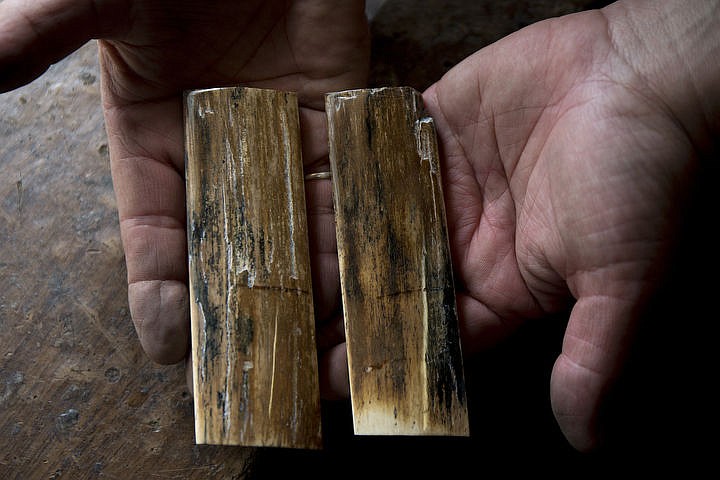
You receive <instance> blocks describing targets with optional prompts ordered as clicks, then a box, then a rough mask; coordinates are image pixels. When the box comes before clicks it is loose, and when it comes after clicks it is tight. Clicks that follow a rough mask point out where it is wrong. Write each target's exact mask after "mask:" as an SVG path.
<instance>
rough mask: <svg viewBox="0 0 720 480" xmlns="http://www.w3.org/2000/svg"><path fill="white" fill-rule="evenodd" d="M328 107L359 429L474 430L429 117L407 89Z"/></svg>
mask: <svg viewBox="0 0 720 480" xmlns="http://www.w3.org/2000/svg"><path fill="white" fill-rule="evenodd" d="M326 112H327V116H328V135H329V141H330V164H331V169H332V177H333V194H334V202H335V215H336V223H337V227H336V229H337V243H338V257H339V264H340V278H341V284H342V294H343V312H344V315H345V330H346V339H347V346H348V364H349V371H350V391H351V400H352V408H353V419H354V427H355V433H357V434H371V435H392V434H397V435H468V433H469V432H468V416H467V401H466V393H465V381H464V373H463V362H462V354H461V348H460V340H459V333H458V318H457V308H456V304H455V303H456V302H455V290H454V282H453V275H452V263H451V258H450V253H449V245H448V237H447V225H446V219H445V208H444V199H443V192H442V182H441V172H440V165H439V159H438V151H437V143H436V137H435V127H434V124H433V121H432V119H431V118H429V117H427V116H424V113H423V105H422V97H421V96H420V94H419V92H417V91H416V90H414V89H411V88H380V89H366V90H350V91H346V92H337V93H332V94H329V95H327V97H326Z"/></svg>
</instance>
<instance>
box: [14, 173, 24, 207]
mask: <svg viewBox="0 0 720 480" xmlns="http://www.w3.org/2000/svg"><path fill="white" fill-rule="evenodd" d="M15 187H16V188H17V194H18V213H22V205H23V181H22V175H20V179H19V180H18V181H17V182H16V183H15Z"/></svg>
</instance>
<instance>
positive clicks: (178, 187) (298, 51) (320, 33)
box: [101, 1, 367, 361]
mask: <svg viewBox="0 0 720 480" xmlns="http://www.w3.org/2000/svg"><path fill="white" fill-rule="evenodd" d="M135 4H136V8H137V10H136V12H135V18H137V19H138V20H137V21H136V22H135V24H132V25H130V26H129V28H128V29H127V33H126V34H125V36H123V37H121V38H119V39H117V40H111V41H106V42H103V43H102V44H101V60H102V61H101V65H102V67H103V72H104V76H103V79H104V82H103V86H104V89H103V93H104V99H105V105H106V121H107V128H108V132H109V134H110V139H111V145H110V147H111V156H112V159H113V162H112V165H113V178H114V183H115V189H116V191H117V192H118V195H117V196H118V209H119V213H120V219H121V227H122V234H123V242H124V245H125V250H126V254H128V255H127V265H128V276H129V296H130V306H131V310H132V313H133V319H134V321H135V322H136V326H137V328H138V333H139V335H140V338H141V341H142V342H143V346H144V347H145V349H146V350H147V351H148V353H149V354H150V355H151V356H152V357H153V358H155V359H157V360H160V361H176V360H178V359H179V358H181V356H182V354H183V353H184V352H185V351H186V344H187V328H188V326H187V314H186V308H187V287H186V277H185V275H186V273H185V258H186V254H185V247H184V242H185V236H184V209H185V205H184V201H183V194H184V184H183V152H182V125H181V116H180V109H181V104H180V98H181V94H182V91H183V90H186V89H191V88H202V87H214V86H223V85H237V84H243V85H252V86H260V87H265V88H274V89H280V90H290V91H297V92H298V94H299V99H300V102H301V107H302V109H301V120H302V124H303V131H304V136H303V137H304V138H303V145H304V152H303V153H304V158H305V163H306V165H309V168H313V169H317V168H321V167H320V166H319V165H318V164H320V163H322V162H324V161H325V153H326V149H327V147H326V141H325V135H324V133H323V132H324V129H323V128H322V126H323V122H324V114H323V111H322V109H323V93H324V92H327V91H333V90H340V89H344V88H350V87H357V86H359V85H362V82H363V81H364V77H365V75H366V70H367V38H366V37H367V27H366V25H365V17H364V15H363V10H362V2H344V3H343V4H342V5H340V6H338V5H336V4H335V2H329V1H311V2H308V1H305V2H260V1H253V2H234V1H224V2H212V4H207V2H206V3H203V4H202V5H199V4H198V2H193V1H185V2H167V5H166V6H165V8H158V6H157V2H140V1H138V2H135ZM338 18H339V19H341V21H340V22H339V23H338V22H337V20H336V19H338ZM331 22H335V23H331ZM327 24H331V25H332V26H328V27H327V28H319V26H323V27H324V26H325V25H327ZM113 139H115V140H116V141H114V142H113V141H112V140H113ZM138 176H144V177H145V178H146V179H145V181H144V182H138ZM148 183H150V184H151V185H152V184H154V185H152V189H154V190H155V191H156V192H164V194H162V195H160V194H155V195H152V194H149V192H148V191H147V190H148V185H147V184H148ZM308 204H309V205H308V209H309V214H310V218H311V219H313V221H314V222H313V224H312V225H311V231H312V233H313V235H312V240H313V242H312V248H313V250H314V252H313V253H314V254H315V255H314V256H313V258H315V259H316V262H315V264H314V265H313V272H314V274H315V276H316V278H323V277H330V278H333V272H334V271H336V268H337V267H336V266H335V263H334V262H333V261H332V260H330V259H331V258H332V257H330V256H328V255H322V254H323V253H325V252H328V251H332V250H333V248H334V239H333V238H332V229H331V228H328V226H327V225H325V224H328V223H331V222H332V218H331V216H329V215H327V214H326V215H322V214H319V213H322V212H328V213H329V211H330V209H329V206H330V204H331V199H330V197H329V189H328V188H327V185H316V184H313V185H309V188H308ZM315 232H320V233H318V234H315ZM147 245H155V246H156V247H155V248H152V247H151V248H150V249H148V248H147V247H146V246H147ZM168 245H169V246H170V248H166V246H168ZM153 267H154V268H153ZM317 283H318V285H320V287H319V288H317V289H316V290H317V292H316V293H317V295H316V299H317V304H318V307H317V311H318V313H319V316H321V317H327V316H328V315H329V314H330V312H332V311H333V309H334V308H333V307H334V306H335V304H336V303H337V301H336V297H337V287H336V286H335V282H332V281H331V282H317Z"/></svg>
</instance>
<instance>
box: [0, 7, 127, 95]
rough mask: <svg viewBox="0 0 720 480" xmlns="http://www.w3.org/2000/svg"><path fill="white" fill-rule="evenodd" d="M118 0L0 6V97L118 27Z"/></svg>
mask: <svg viewBox="0 0 720 480" xmlns="http://www.w3.org/2000/svg"><path fill="white" fill-rule="evenodd" d="M129 4H130V2H127V1H121V0H85V1H76V0H34V1H32V2H28V1H27V0H4V1H0V93H2V92H6V91H8V90H12V89H14V88H17V87H20V86H22V85H24V84H26V83H29V82H30V81H32V80H34V79H35V78H37V77H38V76H40V75H41V74H42V73H43V72H44V71H45V70H46V69H47V68H48V67H49V66H50V65H51V64H53V63H55V62H57V61H58V60H60V59H62V58H64V57H65V56H67V55H68V54H70V53H72V52H73V51H75V50H76V49H78V48H79V47H81V46H82V45H83V44H85V43H86V42H87V41H89V40H90V39H93V38H99V37H107V36H111V35H112V34H113V33H117V32H118V31H120V29H121V28H123V26H124V23H126V22H123V21H122V19H126V18H128V17H129V15H128V13H127V12H128V10H129V6H128V5H129Z"/></svg>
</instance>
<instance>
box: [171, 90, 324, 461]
mask: <svg viewBox="0 0 720 480" xmlns="http://www.w3.org/2000/svg"><path fill="white" fill-rule="evenodd" d="M185 110H186V113H185V118H186V123H185V125H186V133H185V138H186V185H187V187H186V190H187V211H188V253H189V272H190V298H191V301H190V317H191V324H192V326H191V328H192V352H193V353H192V357H193V379H194V380H193V383H194V394H195V432H196V441H197V442H198V443H211V444H227V445H252V446H276V447H294V448H320V447H321V423H320V398H319V381H318V369H317V353H316V347H315V317H314V314H313V297H312V283H311V276H310V252H309V246H308V231H307V214H306V211H305V186H304V177H303V165H302V155H301V145H300V128H299V114H298V103H297V97H296V95H295V94H293V93H285V92H278V91H272V90H264V89H255V88H215V89H208V90H196V91H193V92H190V93H189V95H188V96H187V101H186V108H185Z"/></svg>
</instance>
